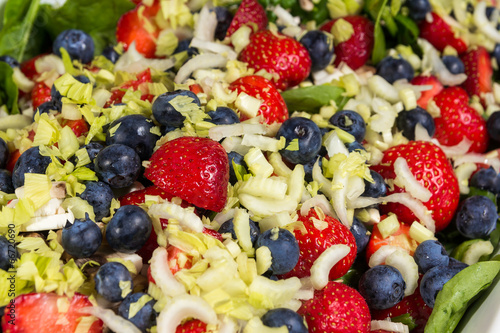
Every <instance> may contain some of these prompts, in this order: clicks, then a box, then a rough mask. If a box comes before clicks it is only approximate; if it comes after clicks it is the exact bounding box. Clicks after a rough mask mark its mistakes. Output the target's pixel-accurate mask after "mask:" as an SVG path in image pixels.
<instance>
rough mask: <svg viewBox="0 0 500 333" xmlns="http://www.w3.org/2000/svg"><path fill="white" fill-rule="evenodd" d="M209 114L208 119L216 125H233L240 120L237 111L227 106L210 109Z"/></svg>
mask: <svg viewBox="0 0 500 333" xmlns="http://www.w3.org/2000/svg"><path fill="white" fill-rule="evenodd" d="M207 114H208V115H209V116H210V119H207V121H208V122H210V123H213V124H215V125H231V124H237V123H239V122H240V118H239V117H238V115H237V114H236V112H234V110H233V109H230V108H228V107H226V106H219V107H217V109H215V111H208V112H207Z"/></svg>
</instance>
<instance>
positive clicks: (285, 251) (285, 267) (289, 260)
mask: <svg viewBox="0 0 500 333" xmlns="http://www.w3.org/2000/svg"><path fill="white" fill-rule="evenodd" d="M261 246H267V247H268V248H269V251H271V257H272V264H271V268H270V271H271V272H272V273H273V274H275V275H280V274H285V273H288V272H290V271H291V270H292V269H293V268H294V267H295V265H296V264H297V262H298V261H299V254H300V250H299V244H298V243H297V240H296V239H295V236H294V235H293V234H292V233H291V232H290V231H288V230H286V229H279V228H273V229H269V230H266V231H265V232H263V233H261V234H260V235H259V237H258V238H257V242H256V243H255V248H256V249H258V248H259V247H261Z"/></svg>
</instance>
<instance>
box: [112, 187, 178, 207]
mask: <svg viewBox="0 0 500 333" xmlns="http://www.w3.org/2000/svg"><path fill="white" fill-rule="evenodd" d="M146 195H157V196H159V197H160V198H162V199H166V200H171V199H172V198H173V195H171V194H170V193H168V192H166V191H165V190H163V189H161V188H159V187H158V186H154V185H153V186H149V187H146V188H144V189H142V190H138V191H133V192H130V193H128V194H125V195H124V196H122V197H120V205H121V206H125V205H136V206H138V205H140V204H142V203H144V200H145V198H146Z"/></svg>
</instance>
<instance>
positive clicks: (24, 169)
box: [12, 147, 52, 188]
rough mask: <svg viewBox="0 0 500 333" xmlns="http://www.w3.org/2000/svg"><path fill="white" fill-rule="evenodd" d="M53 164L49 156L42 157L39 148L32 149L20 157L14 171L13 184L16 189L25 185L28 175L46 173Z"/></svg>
mask: <svg viewBox="0 0 500 333" xmlns="http://www.w3.org/2000/svg"><path fill="white" fill-rule="evenodd" d="M50 162H52V160H51V158H50V157H49V156H42V155H40V150H39V148H38V147H31V148H30V149H28V150H26V151H25V152H24V153H22V154H21V156H19V158H18V160H17V162H16V164H15V165H14V169H13V171H12V184H13V185H14V188H18V187H21V186H23V185H24V175H25V174H27V173H45V170H46V169H47V167H48V166H49V164H50Z"/></svg>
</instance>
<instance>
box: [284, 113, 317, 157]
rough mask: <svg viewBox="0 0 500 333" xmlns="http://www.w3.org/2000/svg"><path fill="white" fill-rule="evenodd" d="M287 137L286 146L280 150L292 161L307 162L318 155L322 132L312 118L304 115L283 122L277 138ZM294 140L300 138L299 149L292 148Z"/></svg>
mask: <svg viewBox="0 0 500 333" xmlns="http://www.w3.org/2000/svg"><path fill="white" fill-rule="evenodd" d="M280 137H284V138H285V139H286V145H285V148H284V149H282V150H280V153H281V155H282V156H283V157H284V158H285V159H286V160H287V161H288V162H290V163H293V164H306V163H307V162H309V161H311V160H312V159H313V158H314V157H316V155H318V153H319V151H320V149H321V140H322V136H321V132H320V130H319V127H318V125H316V124H315V123H314V122H313V121H312V120H310V119H307V118H303V117H293V118H289V119H287V120H285V121H284V122H283V124H281V127H280V129H279V130H278V133H277V134H276V138H277V139H279V138H280ZM293 140H296V141H297V140H298V150H296V149H290V148H289V145H290V143H291V142H292V141H293Z"/></svg>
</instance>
